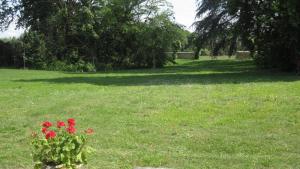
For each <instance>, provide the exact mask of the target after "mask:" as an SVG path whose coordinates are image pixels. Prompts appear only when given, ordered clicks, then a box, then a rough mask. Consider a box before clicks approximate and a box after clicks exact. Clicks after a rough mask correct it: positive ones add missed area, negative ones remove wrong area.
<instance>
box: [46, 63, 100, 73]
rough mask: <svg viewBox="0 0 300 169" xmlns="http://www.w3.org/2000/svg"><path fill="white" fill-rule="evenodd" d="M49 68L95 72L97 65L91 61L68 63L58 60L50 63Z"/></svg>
mask: <svg viewBox="0 0 300 169" xmlns="http://www.w3.org/2000/svg"><path fill="white" fill-rule="evenodd" d="M46 69H47V70H55V71H71V72H95V71H96V67H95V66H94V65H93V64H91V63H86V62H84V61H80V62H78V63H75V64H67V63H66V62H63V61H59V60H56V61H54V62H52V63H50V64H49V66H48V67H47V68H46Z"/></svg>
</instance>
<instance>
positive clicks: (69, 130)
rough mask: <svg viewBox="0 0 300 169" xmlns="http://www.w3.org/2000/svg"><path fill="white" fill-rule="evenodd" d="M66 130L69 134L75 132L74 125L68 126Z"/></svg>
mask: <svg viewBox="0 0 300 169" xmlns="http://www.w3.org/2000/svg"><path fill="white" fill-rule="evenodd" d="M67 132H68V133H70V134H74V133H75V132H76V129H75V127H74V126H70V127H68V128H67Z"/></svg>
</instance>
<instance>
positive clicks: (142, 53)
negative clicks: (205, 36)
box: [0, 0, 187, 71]
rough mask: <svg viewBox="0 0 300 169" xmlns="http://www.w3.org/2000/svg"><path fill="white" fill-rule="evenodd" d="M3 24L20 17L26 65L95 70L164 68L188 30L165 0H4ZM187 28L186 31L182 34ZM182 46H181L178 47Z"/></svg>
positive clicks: (0, 16)
mask: <svg viewBox="0 0 300 169" xmlns="http://www.w3.org/2000/svg"><path fill="white" fill-rule="evenodd" d="M1 3H2V4H1V8H0V28H1V29H2V30H5V28H7V26H8V25H9V24H10V23H11V22H12V21H16V22H17V24H18V26H19V27H24V28H26V30H27V31H26V33H25V34H24V35H23V36H22V37H21V41H22V42H23V43H24V48H25V49H24V50H25V56H26V59H27V60H26V62H28V64H27V66H29V67H30V68H36V69H62V70H81V71H93V70H95V68H97V69H107V68H113V67H162V66H163V65H164V64H165V63H166V62H167V61H168V60H170V61H171V60H172V58H171V57H168V56H167V55H166V54H165V52H168V51H172V50H173V48H172V44H173V43H174V42H175V41H182V43H186V41H187V40H186V37H185V36H186V35H187V34H186V31H184V30H183V28H182V26H180V25H177V24H176V23H175V22H174V19H173V13H172V10H171V9H172V8H171V6H170V4H169V3H168V2H167V1H165V0H125V1H124V0H79V1H78V0H43V1H36V0H20V1H14V0H3V1H2V2H1ZM183 32H184V33H183ZM176 50H177V49H176Z"/></svg>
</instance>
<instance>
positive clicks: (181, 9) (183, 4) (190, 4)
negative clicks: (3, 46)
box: [0, 0, 196, 38]
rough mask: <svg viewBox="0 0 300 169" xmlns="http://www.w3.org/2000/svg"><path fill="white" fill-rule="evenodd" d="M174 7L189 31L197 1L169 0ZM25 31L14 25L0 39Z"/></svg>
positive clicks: (0, 35) (177, 19)
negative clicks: (17, 28) (16, 28)
mask: <svg viewBox="0 0 300 169" xmlns="http://www.w3.org/2000/svg"><path fill="white" fill-rule="evenodd" d="M169 1H170V2H171V3H172V4H173V7H174V12H175V19H176V21H177V22H178V23H180V24H182V25H185V26H186V27H187V29H189V30H192V28H191V27H190V26H191V25H192V24H193V22H194V18H195V13H196V12H195V11H196V4H195V0H169ZM22 32H23V30H15V25H14V24H12V25H11V26H10V27H9V29H8V30H7V31H5V32H0V38H3V37H13V36H19V35H20V34H22Z"/></svg>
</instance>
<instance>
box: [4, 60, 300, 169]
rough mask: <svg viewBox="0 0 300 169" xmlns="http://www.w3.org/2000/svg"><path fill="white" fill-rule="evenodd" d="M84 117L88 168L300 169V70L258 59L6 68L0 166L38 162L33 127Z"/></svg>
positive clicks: (22, 167) (17, 168) (19, 168)
mask: <svg viewBox="0 0 300 169" xmlns="http://www.w3.org/2000/svg"><path fill="white" fill-rule="evenodd" d="M69 117H74V118H76V119H77V121H78V122H77V123H78V125H79V126H80V127H81V129H82V130H83V129H84V128H87V127H92V128H94V129H95V132H96V133H95V135H94V136H93V137H92V138H91V140H90V144H91V145H92V146H93V147H94V148H95V149H96V152H95V153H94V154H93V155H92V156H90V157H89V159H90V160H89V161H90V163H89V165H88V168H92V169H93V168H94V169H118V168H120V169H126V168H128V169H131V168H133V167H134V166H153V167H158V166H164V167H172V168H175V169H199V168H238V169H240V168H285V169H286V168H300V77H297V76H295V75H294V74H287V73H278V72H273V73H271V72H267V71H257V70H256V69H255V67H254V66H253V63H252V62H251V61H235V60H229V59H220V60H209V59H202V60H199V61H187V60H180V61H179V64H177V65H175V66H168V67H166V68H164V69H157V70H126V71H115V72H100V73H95V74H93V73H92V74H88V73H66V72H49V71H33V70H14V69H0V168H1V169H6V168H7V169H27V168H28V169H29V168H32V166H33V164H32V160H31V156H30V133H31V131H32V130H40V127H39V125H40V123H41V121H43V120H51V121H56V120H58V119H67V118H69Z"/></svg>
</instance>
